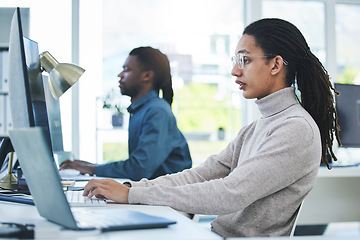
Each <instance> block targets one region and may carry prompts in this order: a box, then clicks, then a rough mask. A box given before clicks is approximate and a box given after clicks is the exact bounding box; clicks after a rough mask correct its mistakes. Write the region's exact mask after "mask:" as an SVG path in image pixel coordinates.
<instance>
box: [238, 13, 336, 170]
mask: <svg viewBox="0 0 360 240" xmlns="http://www.w3.org/2000/svg"><path fill="white" fill-rule="evenodd" d="M243 34H247V35H250V36H253V37H254V39H255V43H256V44H257V46H259V47H260V48H261V49H262V50H263V51H264V53H265V54H266V55H271V56H270V57H268V59H271V58H273V57H275V56H277V55H280V56H281V57H282V58H283V59H285V60H286V61H287V62H288V64H287V65H286V66H285V70H286V85H287V86H288V87H289V86H291V85H297V88H298V90H299V91H300V92H301V97H300V100H299V99H298V100H299V102H300V104H301V105H302V106H303V107H304V108H305V109H306V111H307V112H309V114H310V115H311V116H312V117H313V119H314V120H315V122H316V124H317V126H318V127H319V130H320V134H321V145H322V157H321V161H322V163H323V164H324V165H326V166H327V167H328V169H331V167H330V165H329V162H328V160H327V156H326V154H327V153H328V152H329V153H330V155H331V157H332V159H334V161H336V160H337V158H336V156H335V154H334V152H333V150H332V145H333V141H334V135H335V137H336V140H337V141H338V143H339V145H340V146H341V142H340V138H339V131H340V127H339V125H338V118H337V112H336V110H335V106H334V95H333V93H332V91H333V92H334V93H335V94H337V95H338V94H339V92H338V91H336V90H335V88H334V87H333V85H332V83H331V82H330V78H329V75H328V72H327V71H326V69H325V68H324V66H323V65H322V64H321V62H320V61H319V59H318V58H317V57H316V56H315V55H314V54H313V53H312V52H311V51H310V48H309V46H308V44H307V42H306V40H305V38H304V36H303V35H302V34H301V32H300V31H299V29H298V28H297V27H296V26H294V25H293V24H291V23H289V22H287V21H285V20H282V19H276V18H265V19H261V20H258V21H256V22H253V23H252V24H250V25H249V26H247V27H246V28H245V30H244V32H243Z"/></svg>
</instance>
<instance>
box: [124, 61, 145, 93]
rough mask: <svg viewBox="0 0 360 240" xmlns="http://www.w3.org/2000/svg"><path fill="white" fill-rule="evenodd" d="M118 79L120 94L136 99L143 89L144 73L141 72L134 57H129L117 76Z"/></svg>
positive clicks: (138, 63)
mask: <svg viewBox="0 0 360 240" xmlns="http://www.w3.org/2000/svg"><path fill="white" fill-rule="evenodd" d="M118 77H120V80H119V88H120V91H121V94H123V95H127V96H129V97H131V98H136V96H137V95H138V93H139V92H140V91H141V89H142V88H143V81H142V80H143V77H144V72H143V71H141V66H140V62H139V61H138V60H137V57H136V56H132V55H129V56H128V58H127V59H126V61H125V63H124V65H123V71H122V72H121V73H119V74H118Z"/></svg>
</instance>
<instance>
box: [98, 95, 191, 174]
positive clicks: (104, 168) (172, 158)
mask: <svg viewBox="0 0 360 240" xmlns="http://www.w3.org/2000/svg"><path fill="white" fill-rule="evenodd" d="M128 111H129V113H130V122H129V158H128V159H127V160H125V161H118V162H112V163H107V164H102V165H97V166H96V168H95V174H96V175H97V176H106V177H116V178H129V179H131V180H135V181H137V180H140V179H141V178H148V179H153V178H156V177H158V176H161V175H165V174H169V173H175V172H179V171H182V170H184V169H187V168H190V167H191V165H192V161H191V156H190V151H189V147H188V144H187V142H186V140H185V138H184V136H183V135H182V133H181V132H180V130H179V129H178V127H177V125H176V119H175V116H174V114H173V112H172V110H171V107H170V105H169V104H168V103H167V102H166V101H165V100H164V99H162V98H159V96H158V93H157V92H156V91H151V92H149V93H148V94H147V95H145V96H144V97H142V98H141V99H139V100H138V101H136V102H134V103H132V104H131V105H130V106H129V107H128Z"/></svg>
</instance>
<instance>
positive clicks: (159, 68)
mask: <svg viewBox="0 0 360 240" xmlns="http://www.w3.org/2000/svg"><path fill="white" fill-rule="evenodd" d="M129 55H133V56H136V57H137V59H138V61H139V62H140V64H141V67H142V70H144V71H153V72H154V81H153V88H154V90H156V91H158V92H159V90H160V89H161V90H162V95H163V98H164V99H165V100H166V101H167V102H168V103H169V104H170V105H171V104H172V102H173V96H174V91H173V89H172V80H171V73H170V64H169V60H168V58H167V57H166V55H165V54H163V53H161V52H160V51H159V50H158V49H154V48H152V47H138V48H134V49H133V50H132V51H131V52H130V53H129Z"/></svg>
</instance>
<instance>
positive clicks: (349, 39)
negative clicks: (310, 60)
mask: <svg viewBox="0 0 360 240" xmlns="http://www.w3.org/2000/svg"><path fill="white" fill-rule="evenodd" d="M335 11H336V56H337V58H336V60H337V82H339V83H348V84H360V75H359V72H360V48H359V42H360V26H359V25H358V24H357V23H358V22H359V21H360V16H359V12H360V4H359V5H355V4H337V5H336V8H335Z"/></svg>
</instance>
